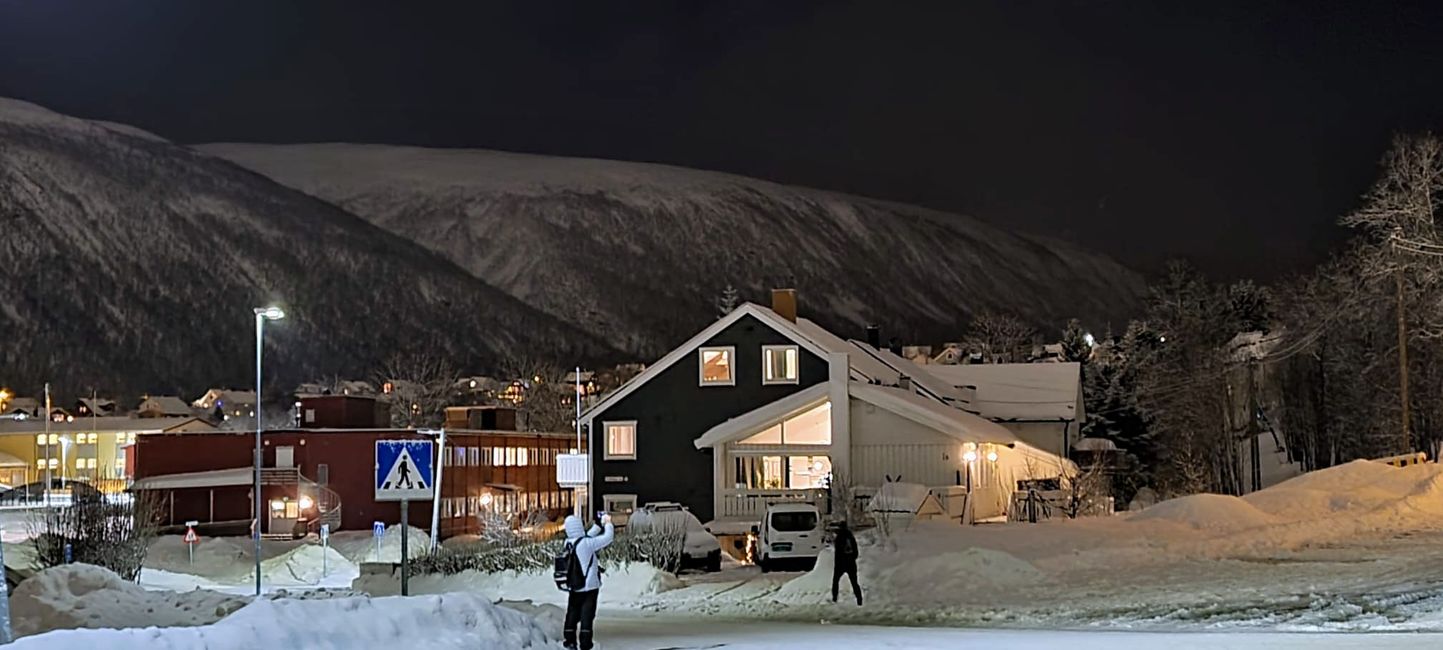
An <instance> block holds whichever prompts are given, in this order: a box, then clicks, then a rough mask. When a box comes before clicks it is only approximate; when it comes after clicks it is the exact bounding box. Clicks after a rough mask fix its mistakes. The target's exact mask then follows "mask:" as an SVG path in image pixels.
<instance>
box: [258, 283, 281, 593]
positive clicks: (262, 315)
mask: <svg viewBox="0 0 1443 650" xmlns="http://www.w3.org/2000/svg"><path fill="white" fill-rule="evenodd" d="M254 311H255V314H256V410H255V418H256V454H255V485H254V486H252V489H254V490H255V493H254V496H253V497H252V498H251V500H252V501H254V502H255V505H256V513H255V514H256V525H255V530H253V531H251V535H252V537H253V539H254V541H255V552H256V557H255V560H256V597H260V595H261V516H262V514H263V508H262V505H263V504H262V502H261V348H262V345H261V342H262V341H263V340H264V339H263V337H264V336H265V327H266V321H268V320H280V319H282V318H285V317H286V313H285V312H283V311H281V308H280V307H256V308H255V309H254Z"/></svg>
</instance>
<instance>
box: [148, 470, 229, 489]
mask: <svg viewBox="0 0 1443 650" xmlns="http://www.w3.org/2000/svg"><path fill="white" fill-rule="evenodd" d="M254 480H255V469H253V468H250V467H237V468H235V469H213V470H210V471H206V472H185V473H181V474H162V475H159V476H147V477H145V478H141V479H136V480H135V483H133V484H131V486H130V489H132V490H180V489H184V488H208V487H226V486H232V485H250V484H251V483H252V482H253V481H254Z"/></svg>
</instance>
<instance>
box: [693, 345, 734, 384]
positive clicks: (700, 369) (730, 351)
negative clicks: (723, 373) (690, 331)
mask: <svg viewBox="0 0 1443 650" xmlns="http://www.w3.org/2000/svg"><path fill="white" fill-rule="evenodd" d="M708 352H725V353H726V355H727V370H728V373H727V375H728V376H727V380H726V381H707V380H706V353H708ZM696 383H697V385H698V386H703V387H705V386H735V385H737V347H736V346H735V345H708V346H705V347H700V348H697V351H696Z"/></svg>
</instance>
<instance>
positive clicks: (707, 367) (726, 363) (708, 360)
mask: <svg viewBox="0 0 1443 650" xmlns="http://www.w3.org/2000/svg"><path fill="white" fill-rule="evenodd" d="M735 357H736V348H733V347H725V348H702V349H701V385H703V386H732V385H735V384H736V378H735V377H734V376H733V375H732V360H733V359H734V358H735Z"/></svg>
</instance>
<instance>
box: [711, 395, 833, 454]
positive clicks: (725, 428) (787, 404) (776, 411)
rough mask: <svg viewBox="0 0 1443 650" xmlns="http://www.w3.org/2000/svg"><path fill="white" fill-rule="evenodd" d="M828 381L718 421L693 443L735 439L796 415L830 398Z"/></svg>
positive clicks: (726, 441) (722, 442) (721, 442)
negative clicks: (723, 420)
mask: <svg viewBox="0 0 1443 650" xmlns="http://www.w3.org/2000/svg"><path fill="white" fill-rule="evenodd" d="M828 388H829V387H828V385H827V384H826V382H823V383H820V384H817V385H815V386H812V387H810V388H807V389H806V390H801V391H797V392H795V393H792V394H791V395H788V396H786V397H783V398H781V399H779V400H777V401H775V402H772V403H770V404H767V405H766V406H763V407H760V408H757V409H753V410H751V411H747V412H746V413H743V414H741V415H738V416H737V417H734V418H731V419H729V420H727V421H725V422H722V423H721V424H718V425H716V426H714V427H712V428H710V429H707V431H706V433H703V434H701V437H699V438H697V439H696V440H695V441H693V442H692V444H693V445H695V446H696V448H697V449H706V448H707V447H715V446H717V445H721V444H726V443H728V442H734V441H736V440H740V439H742V438H745V437H747V436H749V435H751V434H753V433H756V432H758V431H760V430H762V429H765V428H767V427H769V426H771V425H773V424H776V423H777V422H780V421H782V420H785V419H787V418H789V417H791V416H793V415H796V414H798V413H801V412H803V411H806V410H807V409H810V408H813V407H815V406H816V405H818V404H820V403H822V402H825V401H827V389H828Z"/></svg>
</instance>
